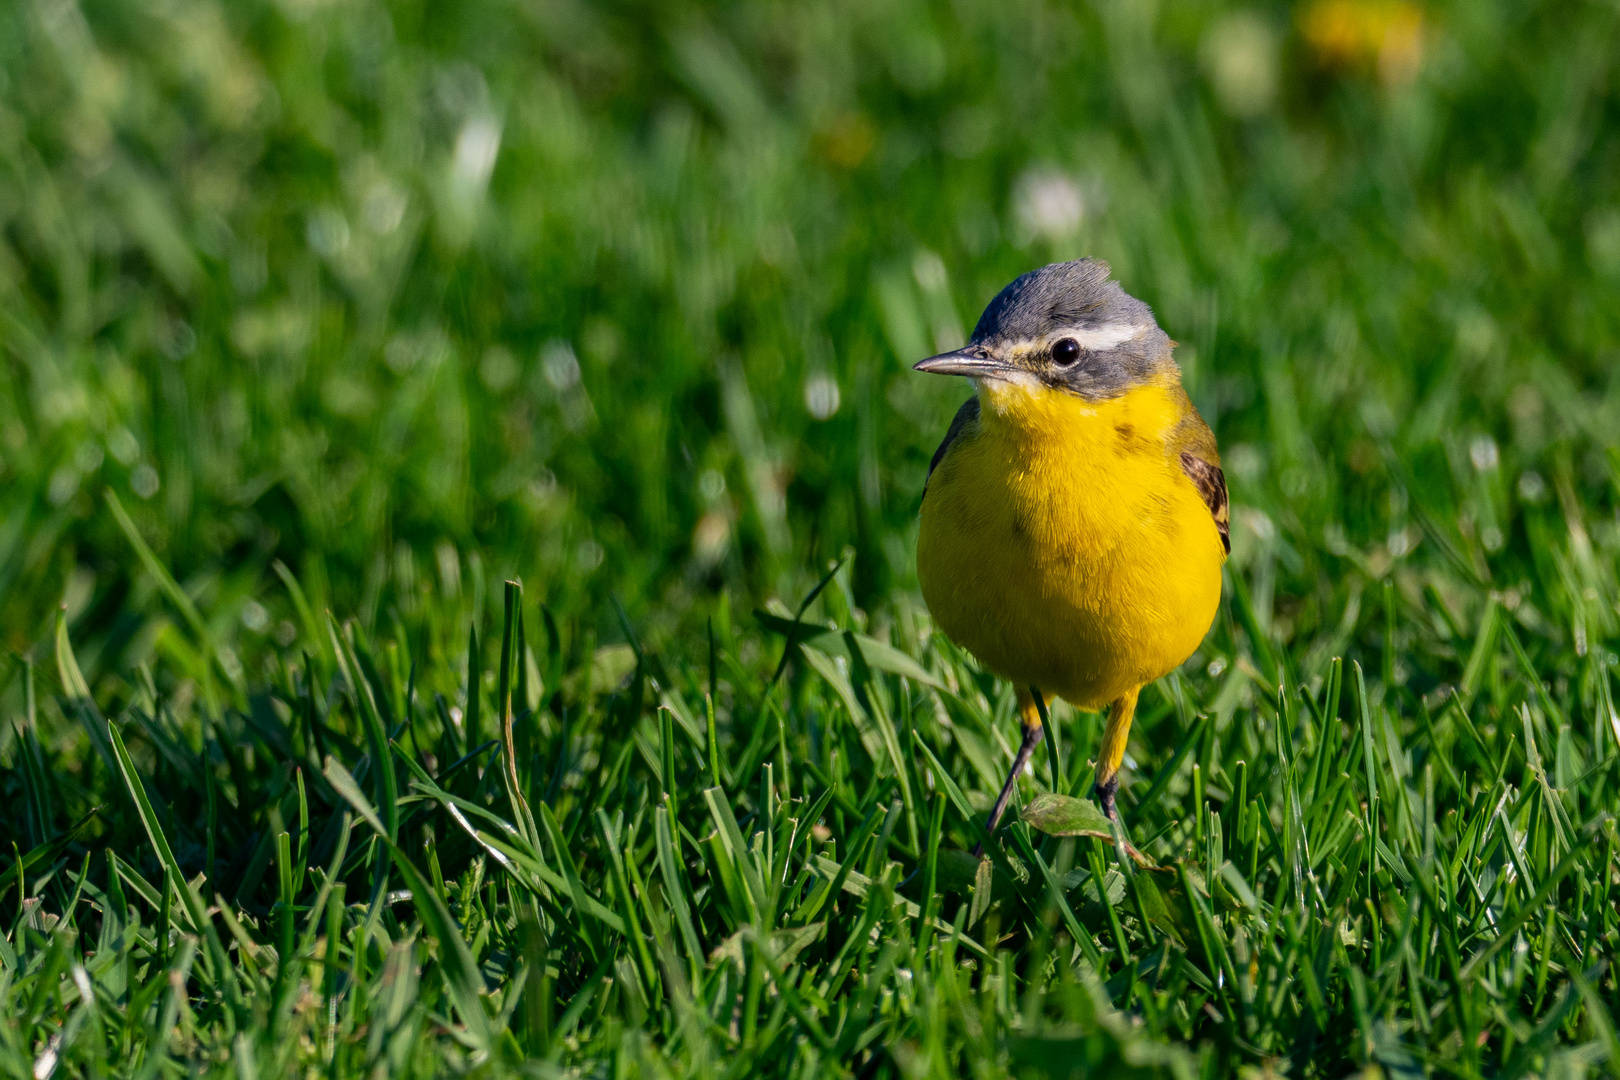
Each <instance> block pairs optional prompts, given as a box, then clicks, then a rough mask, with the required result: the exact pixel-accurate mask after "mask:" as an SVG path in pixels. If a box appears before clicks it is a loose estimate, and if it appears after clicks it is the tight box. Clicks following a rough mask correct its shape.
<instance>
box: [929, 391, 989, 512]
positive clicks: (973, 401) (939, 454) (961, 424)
mask: <svg viewBox="0 0 1620 1080" xmlns="http://www.w3.org/2000/svg"><path fill="white" fill-rule="evenodd" d="M978 421H979V396H978V395H977V394H975V395H974V396H972V397H970V398H968V399H967V400H966V401H964V402H962V407H961V408H960V409H957V410H956V415H955V416H954V417H952V418H951V426H950V427H949V428H947V429H946V431H945V439H944V441H943V442H941V443H940V444H939V449H938V450H935V451H934V459H933V460H932V461H930V462H929V463H928V478H929V479H930V480H931V479H933V476H934V470H935V469H937V468H939V463H940V462H941V461H944V460H945V451H947V450H949V449H950V448H951V443H953V442H955V441H956V437H957V436H958V435H960V434H962V429H963V428H965V427H967V426H968V425H969V424H976V423H978ZM923 494H924V495H927V494H928V482H927V481H926V480H925V481H923Z"/></svg>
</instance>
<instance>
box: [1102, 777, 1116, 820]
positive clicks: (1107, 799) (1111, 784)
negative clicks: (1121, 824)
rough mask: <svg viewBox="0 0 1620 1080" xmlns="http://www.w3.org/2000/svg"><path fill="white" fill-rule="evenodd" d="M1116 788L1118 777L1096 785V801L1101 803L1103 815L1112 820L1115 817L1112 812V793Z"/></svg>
mask: <svg viewBox="0 0 1620 1080" xmlns="http://www.w3.org/2000/svg"><path fill="white" fill-rule="evenodd" d="M1118 790H1119V778H1118V777H1115V778H1114V779H1112V780H1110V781H1108V782H1107V783H1106V784H1098V785H1097V802H1098V803H1099V804H1101V806H1102V812H1103V815H1104V816H1105V817H1107V818H1108V820H1109V821H1113V820H1114V819H1115V818H1116V817H1117V815H1116V814H1115V812H1114V793H1115V792H1117V791H1118Z"/></svg>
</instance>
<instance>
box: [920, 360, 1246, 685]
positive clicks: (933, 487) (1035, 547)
mask: <svg viewBox="0 0 1620 1080" xmlns="http://www.w3.org/2000/svg"><path fill="white" fill-rule="evenodd" d="M979 397H980V408H981V415H980V421H979V425H978V428H977V430H976V431H969V432H964V434H963V436H962V437H959V438H958V439H957V440H956V441H955V442H954V443H952V444H951V447H950V449H949V450H948V452H947V453H946V455H945V457H944V459H943V460H942V461H941V462H940V463H939V466H938V467H937V468H936V469H935V471H934V475H933V476H932V477H931V478H930V479H929V482H928V491H927V495H926V496H925V498H924V499H923V505H922V518H921V522H920V529H919V533H918V537H917V576H918V578H919V580H920V582H921V584H922V591H923V598H924V599H925V600H926V601H927V603H928V608H929V610H930V611H931V612H932V613H933V616H934V620H935V622H936V623H938V625H939V626H940V628H941V629H942V630H944V631H945V633H946V634H947V635H948V636H949V637H950V638H951V640H953V641H955V642H956V643H957V644H959V645H961V646H962V647H964V648H966V649H967V650H968V651H969V652H971V653H973V655H974V656H976V657H978V659H979V661H980V663H982V664H984V666H985V667H986V668H988V669H989V670H991V671H993V672H995V673H996V674H997V675H1000V676H1002V677H1004V678H1007V679H1010V680H1012V681H1013V682H1015V683H1017V684H1018V685H1020V686H1023V685H1033V686H1036V687H1039V688H1040V689H1041V690H1043V691H1045V692H1047V693H1050V694H1056V695H1058V696H1060V697H1062V698H1063V699H1065V700H1066V701H1069V702H1070V703H1072V704H1074V705H1076V706H1077V707H1080V708H1086V709H1090V708H1098V707H1100V706H1102V705H1104V704H1106V703H1107V702H1109V701H1112V700H1114V699H1115V698H1117V697H1119V696H1120V695H1122V694H1124V693H1127V692H1129V691H1131V690H1134V689H1136V688H1137V687H1140V686H1142V685H1144V684H1146V683H1149V682H1152V681H1153V680H1154V679H1157V678H1159V677H1160V676H1161V675H1164V674H1166V673H1168V672H1170V671H1172V670H1174V669H1175V668H1176V667H1177V666H1178V665H1180V664H1181V663H1182V661H1184V660H1186V659H1187V657H1188V656H1190V655H1192V652H1193V650H1195V649H1196V648H1198V645H1199V643H1200V642H1201V641H1202V640H1203V637H1204V634H1205V632H1206V631H1208V629H1209V626H1210V623H1211V622H1212V621H1213V620H1214V617H1215V610H1216V607H1217V605H1218V604H1219V603H1220V596H1221V564H1222V562H1223V561H1224V558H1225V556H1224V551H1223V549H1222V546H1221V539H1220V534H1219V532H1218V531H1217V530H1216V527H1215V522H1214V519H1213V518H1212V517H1211V515H1210V512H1209V509H1208V507H1206V506H1205V505H1204V503H1203V501H1202V499H1201V498H1200V496H1199V494H1198V491H1197V489H1196V488H1195V487H1194V486H1193V484H1192V482H1191V481H1190V480H1188V479H1187V477H1186V475H1185V474H1184V473H1183V472H1182V471H1181V467H1180V462H1179V459H1178V457H1177V455H1176V454H1175V453H1172V452H1170V451H1169V450H1168V449H1167V446H1166V442H1165V438H1166V436H1167V434H1168V433H1169V432H1170V431H1172V430H1173V429H1174V427H1175V424H1176V422H1177V421H1178V420H1179V419H1180V415H1181V409H1182V408H1183V407H1184V406H1183V405H1182V404H1181V403H1184V402H1185V400H1186V399H1185V398H1184V397H1179V400H1178V395H1176V394H1174V393H1170V392H1168V390H1167V388H1166V387H1165V386H1145V387H1140V388H1137V389H1135V390H1132V391H1130V392H1129V393H1127V394H1125V395H1124V396H1122V397H1120V398H1118V399H1116V400H1114V401H1111V402H1105V403H1102V404H1096V405H1094V404H1090V403H1087V402H1086V401H1084V400H1083V399H1081V398H1079V397H1077V396H1075V395H1071V394H1064V393H1059V392H1055V391H1051V390H1047V389H1044V388H1037V387H1026V386H1021V385H1016V384H1008V383H996V382H987V383H985V384H984V385H983V386H982V387H981V389H980V392H979Z"/></svg>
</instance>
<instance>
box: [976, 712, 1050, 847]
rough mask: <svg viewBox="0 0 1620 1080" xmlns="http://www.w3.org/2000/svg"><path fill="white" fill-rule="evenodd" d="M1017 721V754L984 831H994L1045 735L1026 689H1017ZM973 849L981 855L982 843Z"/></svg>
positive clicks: (1039, 715) (1038, 715) (1039, 714)
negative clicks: (1020, 732)
mask: <svg viewBox="0 0 1620 1080" xmlns="http://www.w3.org/2000/svg"><path fill="white" fill-rule="evenodd" d="M1018 722H1019V725H1020V726H1021V727H1022V728H1023V729H1024V738H1023V741H1022V742H1020V743H1019V744H1018V755H1017V756H1016V757H1014V758H1013V765H1012V771H1011V772H1009V773H1008V774H1007V782H1006V783H1005V784H1002V785H1001V794H1000V795H997V796H996V806H995V809H993V810H991V811H990V825H989V827H988V828H987V829H986V830H985V831H986V832H995V831H996V826H997V825H1000V824H1001V815H1002V814H1005V813H1006V812H1007V804H1008V803H1009V802H1011V801H1012V793H1013V788H1015V787H1017V785H1018V774H1019V773H1021V772H1023V771H1024V766H1026V765H1028V764H1029V759H1030V757H1031V756H1032V755H1033V754H1034V753H1035V748H1036V747H1037V746H1039V745H1040V744H1041V739H1042V738H1044V737H1045V732H1044V731H1043V730H1042V728H1041V712H1040V709H1039V708H1037V707H1036V705H1035V698H1034V697H1033V696H1031V694H1030V692H1029V691H1028V690H1020V691H1018ZM973 850H974V854H975V855H982V854H983V853H984V845H983V844H980V845H979V846H978V847H976V848H974V849H973Z"/></svg>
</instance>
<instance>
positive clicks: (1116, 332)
mask: <svg viewBox="0 0 1620 1080" xmlns="http://www.w3.org/2000/svg"><path fill="white" fill-rule="evenodd" d="M1146 329H1147V327H1146V326H1143V325H1141V324H1140V323H1109V324H1107V325H1104V326H1086V327H1080V326H1076V327H1071V328H1069V329H1066V330H1056V331H1053V332H1052V333H1051V334H1049V335H1048V336H1047V340H1049V341H1053V342H1056V341H1061V340H1062V339H1064V338H1073V339H1074V340H1075V342H1076V343H1077V344H1078V345H1079V346H1080V347H1081V348H1082V349H1090V350H1091V351H1092V352H1101V351H1102V350H1104V349H1112V348H1113V347H1114V346H1115V345H1123V344H1124V343H1125V342H1127V341H1130V340H1131V339H1132V338H1135V337H1139V336H1141V334H1142V332H1143V331H1144V330H1146Z"/></svg>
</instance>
